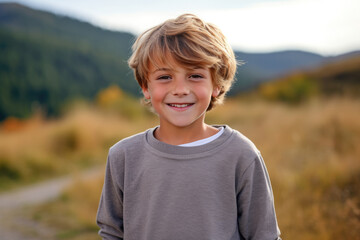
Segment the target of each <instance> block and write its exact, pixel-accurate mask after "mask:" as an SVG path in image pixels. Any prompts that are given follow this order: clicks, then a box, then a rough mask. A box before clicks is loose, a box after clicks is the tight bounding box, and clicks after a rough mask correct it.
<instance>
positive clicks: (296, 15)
mask: <svg viewBox="0 0 360 240" xmlns="http://www.w3.org/2000/svg"><path fill="white" fill-rule="evenodd" d="M0 2H6V1H4V0H0ZM17 2H19V3H23V4H25V5H28V6H31V7H34V8H37V9H43V10H49V11H52V12H55V13H58V14H62V15H67V16H70V17H75V18H78V19H81V20H85V21H89V22H91V23H93V24H95V25H98V26H101V27H105V28H108V29H112V30H125V31H130V32H132V33H134V34H139V33H140V32H142V31H144V30H146V29H148V28H150V27H152V26H154V25H156V24H159V23H162V22H163V21H164V20H166V19H168V18H175V17H176V16H178V15H180V14H182V13H194V14H196V15H198V16H199V17H201V18H203V19H204V20H205V21H207V22H211V23H214V24H215V25H217V26H218V27H220V29H222V31H223V32H224V34H225V35H226V36H227V38H228V39H229V42H230V44H231V45H232V46H233V48H234V49H236V50H240V51H247V52H270V51H279V50H287V49H297V50H305V51H312V52H316V53H320V54H323V55H336V54H341V53H345V52H348V51H354V50H360V1H359V0H216V1H214V0H178V1H170V0H168V1H164V0H152V1H151V0H147V1H146V0H139V1H137V0H126V1H125V0H19V1H17Z"/></svg>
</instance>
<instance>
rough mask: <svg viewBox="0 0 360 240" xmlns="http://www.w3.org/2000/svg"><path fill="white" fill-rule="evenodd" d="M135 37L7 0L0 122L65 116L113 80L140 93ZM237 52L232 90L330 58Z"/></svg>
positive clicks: (0, 27) (1, 8)
mask: <svg viewBox="0 0 360 240" xmlns="http://www.w3.org/2000/svg"><path fill="white" fill-rule="evenodd" d="M134 39H135V36H134V35H132V34H130V33H126V32H115V31H109V30H106V29H102V28H99V27H97V26H94V25H91V24H89V23H86V22H83V21H79V20H76V19H73V18H70V17H65V16H61V15H56V14H53V13H49V12H45V11H39V10H35V9H31V8H29V7H26V6H23V5H20V4H15V3H0V51H1V55H0V86H1V88H0V121H1V120H4V119H5V118H6V117H8V116H15V117H19V118H26V117H29V116H30V115H31V113H32V112H33V111H34V109H38V108H40V109H42V111H43V112H45V113H47V114H48V115H49V116H54V115H58V114H60V113H61V109H62V107H63V106H64V105H65V104H66V103H67V102H69V101H72V100H73V99H77V98H82V99H87V100H92V99H93V98H94V96H95V95H96V94H97V92H98V91H100V90H101V89H104V88H107V87H108V86H110V85H118V86H120V88H121V89H122V90H123V91H125V92H127V93H129V94H131V95H134V96H140V91H139V87H138V86H137V83H136V81H135V80H134V77H133V74H132V72H131V70H130V69H129V68H128V66H127V59H128V57H129V55H130V49H131V45H132V43H133V41H134ZM235 54H236V56H237V59H238V60H241V61H243V62H244V63H245V64H243V65H242V66H241V67H239V69H238V71H237V74H236V79H237V81H236V82H235V84H234V86H233V88H232V89H231V91H230V94H229V95H236V94H238V93H239V92H243V91H247V90H249V89H252V88H254V87H255V86H257V85H259V84H261V83H263V82H265V81H269V80H271V79H273V78H275V77H278V76H282V75H285V74H286V73H288V72H289V71H294V70H297V69H308V68H311V67H315V66H319V65H320V64H321V63H323V62H324V61H326V60H327V59H328V58H325V57H323V56H320V55H317V54H313V53H308V52H302V51H283V52H276V53H257V54H252V53H245V52H235ZM357 54H359V53H357ZM344 57H345V55H344V56H340V57H338V58H336V60H339V59H342V58H344ZM334 59H335V58H334Z"/></svg>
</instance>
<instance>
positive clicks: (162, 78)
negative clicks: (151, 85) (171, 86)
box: [156, 75, 171, 80]
mask: <svg viewBox="0 0 360 240" xmlns="http://www.w3.org/2000/svg"><path fill="white" fill-rule="evenodd" d="M156 79H157V80H170V79H171V76H170V75H162V76H160V77H158V78H156Z"/></svg>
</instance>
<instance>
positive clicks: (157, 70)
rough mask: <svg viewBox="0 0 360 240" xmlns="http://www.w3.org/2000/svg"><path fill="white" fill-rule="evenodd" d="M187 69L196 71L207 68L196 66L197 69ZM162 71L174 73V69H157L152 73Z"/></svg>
mask: <svg viewBox="0 0 360 240" xmlns="http://www.w3.org/2000/svg"><path fill="white" fill-rule="evenodd" d="M187 69H189V70H196V69H205V68H204V67H201V66H195V67H189V68H187ZM160 71H173V69H171V68H157V69H155V70H154V71H152V72H151V73H156V72H160Z"/></svg>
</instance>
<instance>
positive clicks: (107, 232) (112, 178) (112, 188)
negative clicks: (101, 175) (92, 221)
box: [96, 154, 124, 240]
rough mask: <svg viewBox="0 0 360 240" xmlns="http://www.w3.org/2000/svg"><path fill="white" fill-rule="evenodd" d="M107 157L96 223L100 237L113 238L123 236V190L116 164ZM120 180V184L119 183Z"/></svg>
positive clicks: (111, 239) (113, 239)
mask: <svg viewBox="0 0 360 240" xmlns="http://www.w3.org/2000/svg"><path fill="white" fill-rule="evenodd" d="M113 160H114V159H112V158H111V155H110V154H109V157H108V159H107V164H106V172H105V181H104V186H103V190H102V194H101V198H100V203H99V208H98V212H97V219H96V221H97V224H98V226H99V227H100V231H99V235H100V236H101V237H102V239H106V240H115V239H117V240H118V239H123V238H124V227H123V190H122V186H121V185H122V184H121V182H120V181H119V179H122V176H119V175H120V174H119V171H120V172H122V171H123V169H121V170H119V168H118V166H116V167H115V166H114V165H116V164H114V163H113V162H112V161H113ZM119 182H120V184H119Z"/></svg>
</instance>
